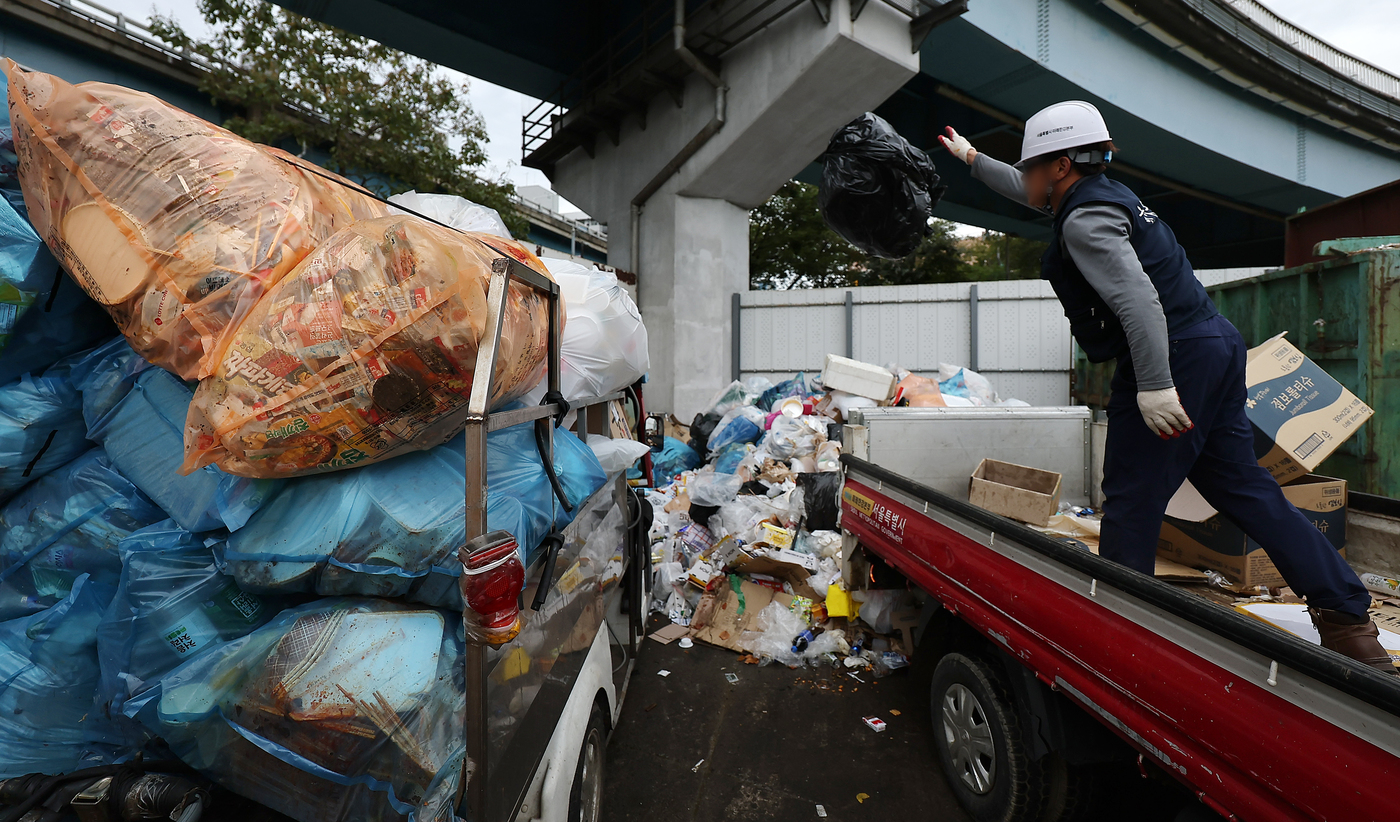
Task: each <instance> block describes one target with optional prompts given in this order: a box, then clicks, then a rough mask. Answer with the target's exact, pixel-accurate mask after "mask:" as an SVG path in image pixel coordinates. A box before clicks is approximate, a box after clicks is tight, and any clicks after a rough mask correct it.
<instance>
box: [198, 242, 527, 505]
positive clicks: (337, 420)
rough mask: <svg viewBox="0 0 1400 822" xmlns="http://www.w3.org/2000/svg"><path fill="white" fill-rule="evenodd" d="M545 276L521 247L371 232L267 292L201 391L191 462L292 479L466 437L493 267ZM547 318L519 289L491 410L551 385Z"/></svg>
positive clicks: (325, 253) (335, 247)
mask: <svg viewBox="0 0 1400 822" xmlns="http://www.w3.org/2000/svg"><path fill="white" fill-rule="evenodd" d="M502 256H511V257H514V258H516V259H518V260H520V261H522V262H524V263H526V264H527V265H529V266H530V267H531V268H533V269H535V270H536V271H538V272H541V273H544V271H545V269H544V266H543V265H542V264H541V263H540V261H539V260H538V259H536V258H535V257H534V255H532V254H530V252H528V251H526V250H525V249H524V248H523V247H521V246H520V245H518V244H517V243H514V242H512V241H510V240H503V239H500V238H499V237H492V236H490V235H488V234H461V233H458V232H456V231H453V230H451V229H447V228H442V227H441V226H437V225H433V224H432V223H428V222H425V221H423V220H420V219H418V218H417V217H411V216H404V217H382V218H379V219H376V220H365V221H362V222H359V223H356V224H355V225H353V226H351V227H350V228H348V229H346V230H344V231H341V232H339V233H337V234H336V235H335V236H333V237H331V238H330V239H329V240H327V241H326V242H325V243H324V244H322V245H321V246H320V247H319V248H317V249H316V251H315V252H313V253H312V254H311V255H310V256H308V257H307V258H306V259H305V260H303V261H302V262H301V263H300V264H298V265H297V267H296V268H295V269H294V270H293V271H292V272H291V273H289V274H288V275H287V276H286V277H284V278H283V279H282V280H281V281H280V282H279V283H277V284H276V285H274V286H271V287H270V288H269V289H268V290H267V293H266V294H265V295H264V296H263V298H262V299H261V300H259V302H258V304H257V305H256V306H254V307H253V308H252V309H251V310H250V311H249V312H248V313H247V316H245V317H244V318H243V319H242V321H241V322H240V323H239V324H238V326H237V327H236V328H234V329H232V330H231V331H230V334H229V345H228V347H227V349H226V350H224V352H223V354H222V356H221V357H220V359H219V361H218V362H217V363H216V365H215V367H214V369H213V374H212V375H211V376H210V377H208V378H206V379H204V380H203V381H201V383H200V385H199V388H198V390H196V391H195V398H194V402H193V403H192V404H191V405H190V412H189V418H188V420H187V421H186V429H185V463H184V465H183V466H182V468H181V470H182V471H186V472H188V471H192V470H194V469H195V468H199V467H201V466H204V465H209V464H211V463H213V464H217V465H218V466H219V467H220V468H222V469H223V470H224V471H226V472H228V473H230V474H238V475H239V476H247V477H271V478H285V477H293V476H299V475H304V474H318V473H325V472H327V471H334V470H337V469H341V468H348V467H350V466H352V465H368V464H370V463H374V462H379V461H381V460H385V459H388V458H390V457H393V456H397V455H400V454H404V453H408V452H410V451H421V450H424V449H428V448H433V447H435V446H438V445H441V444H442V443H444V442H446V441H447V440H449V439H451V438H452V436H453V435H455V434H456V433H457V432H458V431H460V430H461V429H462V426H463V424H464V423H465V421H466V413H467V399H468V397H469V396H470V393H471V386H472V381H473V379H474V377H475V375H474V374H473V372H474V371H475V369H476V355H477V346H478V345H479V344H480V342H481V338H482V336H483V335H484V334H485V332H486V311H487V308H486V296H487V289H488V287H489V285H490V278H491V264H492V261H493V260H496V259H499V258H501V257H502ZM548 325H549V309H548V303H547V301H546V300H545V298H544V297H543V296H542V295H540V293H539V292H537V291H535V290H533V289H531V288H530V287H529V286H526V285H524V284H522V283H520V282H518V281H515V282H512V284H511V287H510V290H509V292H508V296H507V299H506V309H505V316H504V318H503V323H502V331H501V339H500V346H499V349H498V352H499V353H498V356H497V360H496V373H495V375H494V377H493V380H492V395H491V404H492V405H499V404H501V403H503V402H506V401H508V400H510V399H512V398H514V397H519V396H521V395H522V394H524V393H525V392H526V391H528V390H529V389H530V387H531V386H533V385H534V384H535V383H536V382H538V381H539V378H540V376H541V375H542V374H543V373H544V366H545V357H546V353H547V349H548V334H549V331H548Z"/></svg>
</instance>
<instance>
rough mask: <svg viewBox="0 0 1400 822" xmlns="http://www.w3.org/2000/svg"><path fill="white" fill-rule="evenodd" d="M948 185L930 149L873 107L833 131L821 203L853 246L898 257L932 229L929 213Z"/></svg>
mask: <svg viewBox="0 0 1400 822" xmlns="http://www.w3.org/2000/svg"><path fill="white" fill-rule="evenodd" d="M946 189H947V186H940V185H939V184H938V175H937V174H936V173H934V166H933V163H932V162H931V161H930V160H929V158H928V155H927V154H925V153H924V152H923V151H921V150H919V149H917V148H915V147H914V146H912V145H910V144H909V141H908V140H906V139H904V138H903V137H901V136H899V132H897V131H895V130H894V128H893V127H892V126H891V125H890V124H889V123H887V122H885V121H884V120H883V119H882V118H880V117H877V116H876V115H874V114H871V113H870V112H868V111H867V112H866V113H865V114H862V115H860V116H859V117H857V118H856V119H854V120H852V121H851V122H849V123H847V124H846V125H844V126H842V127H841V128H840V129H838V130H837V131H836V133H835V134H833V135H831V142H830V143H828V144H827V147H826V160H825V163H824V165H823V168H822V185H821V193H820V195H819V196H818V200H817V202H818V203H819V204H820V205H821V209H822V217H824V218H825V219H826V224H827V225H829V226H831V228H832V230H834V231H835V232H836V233H837V234H840V235H841V236H842V237H845V238H846V239H847V240H848V241H850V243H851V244H852V245H854V246H856V247H857V248H859V249H860V250H862V251H864V252H866V253H868V254H875V255H877V256H880V257H890V258H894V259H897V258H900V257H906V256H908V255H909V254H910V253H911V252H913V250H914V249H915V248H917V247H918V245H919V243H920V242H921V241H922V240H923V239H924V237H927V236H928V235H929V233H930V232H931V231H932V229H931V228H930V227H929V224H928V221H929V217H931V216H932V215H933V207H934V206H935V205H937V204H938V201H939V199H940V198H941V197H942V196H943V192H944V191H945V190H946Z"/></svg>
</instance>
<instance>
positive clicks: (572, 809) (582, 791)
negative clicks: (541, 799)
mask: <svg viewBox="0 0 1400 822" xmlns="http://www.w3.org/2000/svg"><path fill="white" fill-rule="evenodd" d="M607 742H608V722H607V720H606V719H604V717H603V709H602V707H601V706H599V705H594V706H593V713H592V714H591V715H589V717H588V730H586V731H584V733H583V745H582V746H580V747H579V752H578V767H577V768H575V769H574V784H573V787H572V788H570V789H569V822H598V820H599V819H600V818H601V817H602V814H603V761H604V758H605V753H606V747H607Z"/></svg>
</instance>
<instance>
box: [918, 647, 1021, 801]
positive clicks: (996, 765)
mask: <svg viewBox="0 0 1400 822" xmlns="http://www.w3.org/2000/svg"><path fill="white" fill-rule="evenodd" d="M929 694H930V698H931V700H932V703H933V705H932V707H933V711H932V715H933V730H934V744H935V747H937V749H938V758H939V760H940V761H941V762H942V763H943V773H944V775H945V776H946V777H947V779H948V785H949V787H950V788H952V791H953V794H954V795H955V796H956V797H957V799H958V804H960V805H962V807H963V810H965V811H967V813H968V815H970V816H972V817H973V818H974V819H976V820H977V821H978V822H1039V820H1040V819H1041V812H1042V810H1043V809H1044V807H1045V795H1046V779H1045V774H1044V772H1043V770H1042V768H1041V766H1040V763H1037V762H1032V761H1031V759H1030V758H1029V757H1028V756H1027V754H1026V746H1025V744H1024V742H1023V740H1022V736H1021V723H1020V720H1019V719H1018V718H1017V713H1016V706H1015V705H1014V704H1013V703H1012V700H1011V695H1010V691H1009V690H1008V689H1007V688H1006V686H1005V684H1004V683H1003V682H1002V679H1001V674H1000V673H999V672H998V670H997V668H996V666H994V665H991V664H988V663H987V662H985V661H983V660H981V659H979V658H977V657H972V656H965V655H963V654H959V653H950V654H948V655H947V656H945V657H943V659H941V660H940V661H939V663H938V667H936V668H934V671H933V681H932V684H931V686H930V689H929Z"/></svg>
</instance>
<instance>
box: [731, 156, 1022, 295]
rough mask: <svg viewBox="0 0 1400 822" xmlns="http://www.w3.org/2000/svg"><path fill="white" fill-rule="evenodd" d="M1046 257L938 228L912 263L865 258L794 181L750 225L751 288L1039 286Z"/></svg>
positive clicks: (1017, 244)
mask: <svg viewBox="0 0 1400 822" xmlns="http://www.w3.org/2000/svg"><path fill="white" fill-rule="evenodd" d="M1044 249H1045V243H1041V242H1037V241H1035V240H1027V239H1025V238H1023V237H1014V236H1009V235H1005V234H998V233H996V232H992V231H987V232H983V233H982V235H981V236H980V237H972V238H965V239H959V238H958V236H957V234H956V232H955V230H954V224H953V223H951V222H948V221H947V220H935V221H934V224H933V232H932V233H931V234H930V235H929V236H928V237H926V238H924V241H923V242H922V243H920V244H919V247H918V248H916V249H914V252H913V253H912V254H910V255H909V256H907V257H905V258H903V259H900V260H887V259H884V258H881V257H873V256H868V255H866V254H865V253H863V252H862V251H860V250H859V249H857V248H856V247H855V246H853V245H851V244H850V243H848V242H846V241H845V240H843V239H842V238H841V237H840V236H839V235H837V234H836V232H834V231H832V230H831V229H830V228H828V227H827V225H826V222H825V221H824V220H823V219H822V216H821V211H820V209H818V207H817V187H816V186H813V185H808V184H806V183H799V182H797V181H795V180H794V181H792V182H789V183H787V184H786V185H784V186H783V187H782V188H780V189H778V193H776V194H774V195H773V196H772V197H770V198H769V199H768V201H767V202H765V203H764V204H763V205H761V206H759V207H758V208H756V209H754V210H753V212H752V214H751V215H750V217H749V287H750V288H754V289H786V288H849V287H853V286H861V285H911V284H916V283H949V282H963V281H967V280H1007V279H1034V278H1036V277H1039V276H1040V254H1041V252H1042V251H1044ZM1008 253H1009V257H1010V264H1009V265H1008V264H1007V263H1006V260H1007V256H1008Z"/></svg>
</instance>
